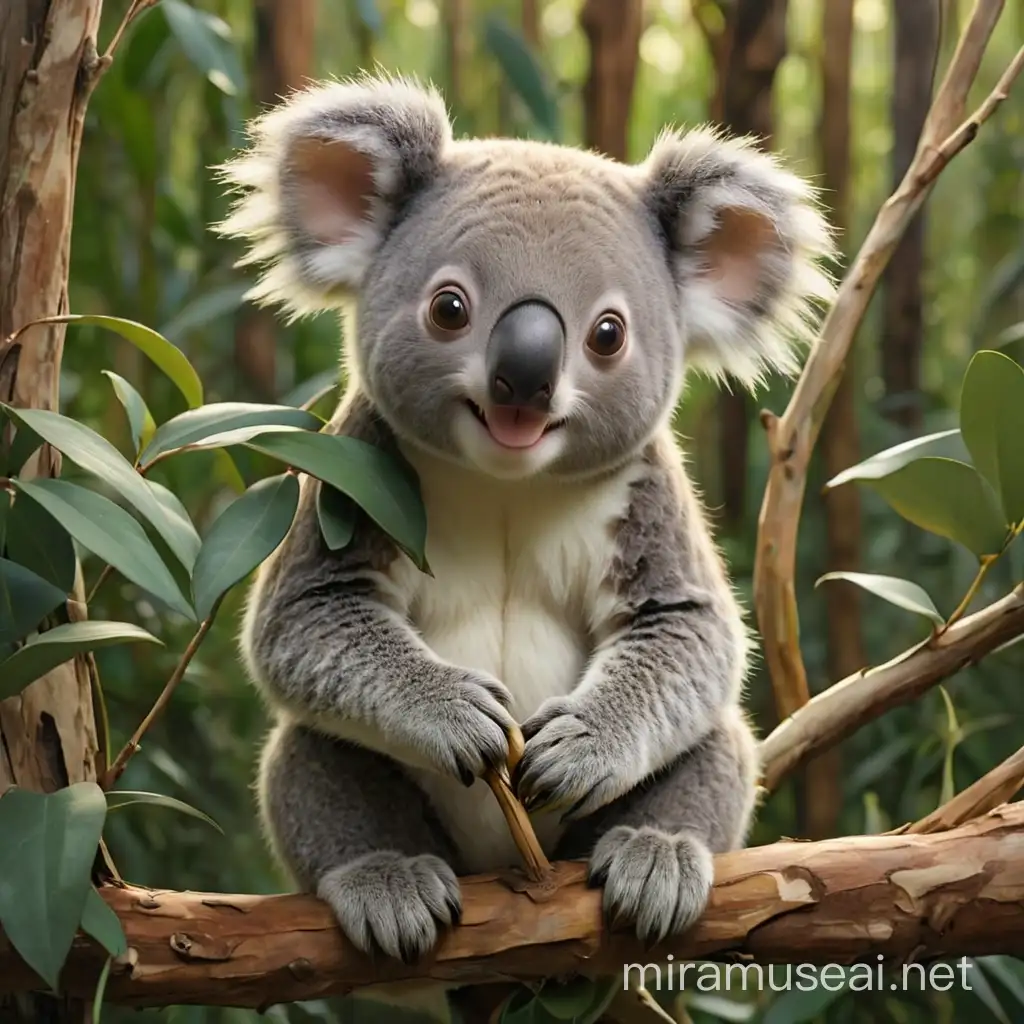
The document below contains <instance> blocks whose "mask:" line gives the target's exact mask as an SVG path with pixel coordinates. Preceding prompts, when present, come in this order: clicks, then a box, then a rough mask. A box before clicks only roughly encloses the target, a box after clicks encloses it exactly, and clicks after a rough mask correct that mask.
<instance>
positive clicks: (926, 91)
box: [881, 0, 940, 433]
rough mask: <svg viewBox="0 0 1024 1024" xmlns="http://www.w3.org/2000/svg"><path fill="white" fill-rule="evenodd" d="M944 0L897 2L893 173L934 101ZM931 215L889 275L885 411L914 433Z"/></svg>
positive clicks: (910, 235) (916, 224) (914, 228)
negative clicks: (934, 78) (933, 91)
mask: <svg viewBox="0 0 1024 1024" xmlns="http://www.w3.org/2000/svg"><path fill="white" fill-rule="evenodd" d="M939 2H940V0H918V2H917V3H912V4H908V3H902V2H900V0H894V2H893V5H892V7H893V18H894V32H895V39H894V48H895V55H894V67H895V81H894V83H893V94H892V122H893V133H894V140H893V151H892V176H893V181H894V182H895V183H896V184H898V183H899V181H900V179H901V178H902V177H903V175H904V174H905V173H906V170H907V168H908V167H909V166H910V161H911V159H912V158H913V156H914V150H915V149H916V148H917V140H918V138H919V137H920V135H921V129H922V128H923V127H924V119H925V117H926V115H927V113H928V107H929V104H930V102H931V93H932V78H933V76H934V72H935V60H936V55H937V53H938V46H939V15H940V11H939ZM924 247H925V217H924V211H923V210H922V211H919V212H918V213H917V215H916V216H915V217H914V219H913V220H912V221H911V222H910V223H909V224H908V225H907V230H906V232H905V233H904V235H903V239H902V241H901V242H900V244H899V247H898V248H897V249H896V252H895V253H893V257H892V260H891V262H890V263H889V266H888V269H887V270H886V273H885V277H884V279H883V286H884V289H885V305H884V314H883V316H884V324H883V327H882V360H881V361H882V380H883V383H884V385H885V412H886V415H887V416H888V417H889V418H890V419H891V420H892V421H893V422H895V423H898V424H900V425H901V426H903V427H905V428H906V430H907V432H908V433H913V432H914V431H916V430H917V428H918V427H919V426H920V424H921V413H922V409H921V348H922V345H923V341H924V315H923V301H924V299H923V289H922V275H923V272H924V258H925V252H924Z"/></svg>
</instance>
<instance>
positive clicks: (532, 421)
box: [466, 398, 565, 448]
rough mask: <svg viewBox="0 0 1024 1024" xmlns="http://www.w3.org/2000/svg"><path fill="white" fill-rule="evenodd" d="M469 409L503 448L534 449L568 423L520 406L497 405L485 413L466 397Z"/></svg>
mask: <svg viewBox="0 0 1024 1024" xmlns="http://www.w3.org/2000/svg"><path fill="white" fill-rule="evenodd" d="M466 407H467V408H468V409H469V411H470V412H471V413H472V414H473V415H474V416H475V417H476V419H477V422H478V423H480V425H481V426H482V427H483V428H484V429H485V430H486V431H487V432H488V433H489V434H490V435H491V437H492V438H493V440H494V441H496V442H497V443H498V444H500V445H501V446H502V447H503V448H532V447H533V446H534V445H535V444H537V443H538V442H539V441H540V440H541V438H543V437H545V436H546V435H548V434H550V433H551V431H552V430H557V429H558V428H559V427H561V426H563V425H564V423H565V420H552V419H549V418H548V415H547V413H544V412H539V411H538V410H536V409H525V408H522V407H519V406H511V405H496V406H494V408H492V409H491V410H490V411H489V412H485V411H484V410H483V409H482V408H481V407H480V406H479V405H477V404H476V402H474V401H472V400H471V399H469V398H467V399H466Z"/></svg>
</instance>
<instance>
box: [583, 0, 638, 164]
mask: <svg viewBox="0 0 1024 1024" xmlns="http://www.w3.org/2000/svg"><path fill="white" fill-rule="evenodd" d="M580 26H581V27H582V29H583V32H584V34H585V35H586V37H587V42H588V44H589V46H590V73H589V75H588V76H587V81H586V84H585V85H584V87H583V105H584V122H585V123H584V142H585V144H586V145H587V146H588V147H589V148H591V149H596V150H599V151H600V152H602V153H607V154H608V156H610V157H614V158H615V159H616V160H626V159H627V157H628V154H629V112H630V108H631V107H632V104H633V88H634V86H635V84H636V69H637V64H638V63H639V60H640V34H641V32H642V30H643V2H642V0H586V3H584V5H583V9H582V10H581V11H580Z"/></svg>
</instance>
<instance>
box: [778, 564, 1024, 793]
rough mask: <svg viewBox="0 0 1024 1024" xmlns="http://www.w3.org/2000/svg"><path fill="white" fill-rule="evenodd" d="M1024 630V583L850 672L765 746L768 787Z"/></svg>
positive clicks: (779, 729)
mask: <svg viewBox="0 0 1024 1024" xmlns="http://www.w3.org/2000/svg"><path fill="white" fill-rule="evenodd" d="M1022 635H1024V584H1021V585H1020V586H1018V587H1017V588H1016V589H1015V590H1014V591H1013V592H1012V593H1011V594H1008V595H1007V596H1006V597H1004V598H1002V599H1001V600H999V601H996V602H995V603H994V604H991V605H989V606H988V607H987V608H983V609H981V611H978V612H975V613H974V614H973V615H969V616H968V617H967V618H964V619H961V620H960V622H958V623H956V624H955V625H954V626H952V627H951V628H950V629H949V630H947V631H946V632H945V633H944V634H943V635H942V636H940V637H932V638H930V639H929V640H927V641H925V642H924V643H922V644H919V645H918V646H917V647H915V648H912V649H911V650H909V651H905V652H904V653H903V654H900V655H899V656H897V657H896V658H893V659H892V661H890V662H888V663H887V664H885V665H880V666H879V667H878V668H874V669H871V670H870V671H867V672H859V673H857V674H856V675H852V676H848V677H847V678H846V679H844V680H842V682H839V683H836V684H835V685H834V686H830V687H829V688H828V689H827V690H824V691H823V692H821V693H819V694H818V695H817V696H816V697H814V698H813V699H812V700H811V701H810V702H809V703H807V704H805V705H804V706H803V707H802V708H800V710H799V711H797V712H796V713H795V714H793V715H791V716H790V717H789V718H787V719H786V720H785V721H784V722H782V724H781V725H779V726H778V728H776V729H775V730H774V731H773V732H772V733H770V734H769V735H768V736H767V737H766V738H765V739H764V740H763V741H762V743H761V762H762V765H763V769H762V770H763V773H764V778H763V780H762V784H763V785H764V787H765V788H766V789H768V790H774V789H775V788H776V787H777V786H778V784H779V782H781V780H782V779H783V778H784V777H785V776H786V775H788V774H789V773H790V772H791V771H793V770H794V769H795V768H797V767H798V766H799V765H801V764H802V763H804V762H805V761H806V760H807V759H808V758H809V757H811V756H812V755H813V754H815V753H816V752H818V751H820V750H823V749H825V748H827V747H830V746H833V745H834V744H836V743H838V742H839V741H840V740H842V739H844V738H845V737H847V736H849V735H850V734H851V733H853V732H855V731H856V730H857V729H859V728H860V727H861V726H862V725H865V724H866V723H867V722H870V721H873V720H874V719H876V718H878V717H879V716H880V715H882V714H884V713H885V712H886V711H888V710H889V709H890V708H894V707H898V706H899V705H901V704H906V703H908V702H909V701H912V700H914V699H916V698H917V697H920V696H921V694H923V693H926V692H927V691H928V690H930V689H931V688H932V687H933V686H935V685H937V684H938V683H941V682H942V680H944V679H948V678H949V677H950V676H952V675H955V674H956V673H957V672H959V671H960V670H961V669H963V668H966V667H967V666H968V665H973V664H976V663H977V662H979V661H980V660H981V659H982V658H983V657H985V656H986V655H987V654H990V653H991V652H992V651H994V650H996V649H997V648H999V647H1001V646H1002V645H1003V644H1006V643H1008V642H1009V641H1011V640H1014V639H1016V638H1017V637H1019V636H1022Z"/></svg>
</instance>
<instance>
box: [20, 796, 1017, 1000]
mask: <svg viewBox="0 0 1024 1024" xmlns="http://www.w3.org/2000/svg"><path fill="white" fill-rule="evenodd" d="M584 873H585V866H584V865H583V864H581V863H578V862H563V863H561V864H559V865H557V867H556V876H555V879H556V881H555V885H554V886H553V887H552V888H551V890H550V891H547V892H533V893H531V892H530V891H529V887H528V886H524V885H520V886H518V887H517V886H515V884H514V882H512V881H511V880H510V879H502V878H499V877H497V876H494V875H488V876H478V877H473V878H466V879H463V899H464V913H463V919H462V924H461V925H460V926H459V927H458V928H456V929H454V930H453V931H451V932H450V933H449V934H448V935H446V936H445V938H444V939H443V940H442V942H441V944H440V946H439V947H438V949H437V950H436V951H435V953H434V954H433V955H432V956H430V957H429V958H427V959H425V960H424V961H422V962H420V963H418V964H413V965H408V966H407V965H404V964H401V963H400V962H398V961H394V962H385V961H384V960H382V959H378V960H377V961H375V962H374V961H371V960H370V959H369V958H367V957H365V956H363V955H362V954H360V953H358V952H357V951H356V950H355V949H354V948H353V947H352V946H351V945H349V943H348V942H347V941H346V940H345V939H344V937H343V936H342V934H341V932H340V931H339V929H338V928H337V926H336V924H335V922H334V920H333V918H332V916H331V913H330V910H329V909H328V907H327V905H326V904H324V903H322V902H320V901H319V900H317V899H315V898H313V897H311V896H226V895H206V894H203V893H191V892H189V893H179V892H164V891H160V890H153V891H150V890H145V889H140V888H134V887H129V888H124V889H119V888H113V887H111V888H108V889H106V890H105V891H104V898H105V899H106V900H107V902H108V904H109V905H110V906H111V907H112V908H113V909H114V910H115V911H116V913H117V914H118V916H119V917H120V918H121V920H122V923H123V924H124V926H125V931H126V933H127V936H128V945H129V952H128V955H127V956H126V957H124V958H122V960H121V962H120V963H117V964H115V965H114V969H113V971H112V972H111V977H110V982H109V985H108V988H107V997H108V1000H109V1001H111V1002H114V1003H122V1004H126V1005H131V1006H162V1005H167V1004H171V1003H173V1004H183V1003H184V1004H188V1003H198V1004H203V1005H219V1006H239V1007H259V1008H266V1007H267V1006H269V1005H272V1004H274V1003H280V1002H289V1001H294V1000H300V999H313V998H318V997H322V996H326V995H329V994H334V993H341V992H348V991H351V990H353V989H357V988H361V987H365V986H367V985H370V984H377V983H380V982H396V981H409V982H413V981H416V980H423V979H434V980H437V981H445V982H449V983H455V984H468V983H473V984H481V983H488V982H507V981H509V980H512V979H521V980H539V979H541V978H548V977H555V976H560V975H566V974H572V973H586V974H590V975H606V976H621V974H622V971H623V967H624V965H626V964H652V963H656V962H659V961H660V962H661V963H662V964H664V962H665V957H666V955H667V954H668V953H672V954H673V955H674V957H675V959H676V960H677V961H684V960H693V959H718V960H734V959H742V960H744V961H754V962H757V963H760V964H771V963H778V964H785V963H818V964H824V963H852V962H855V961H857V960H866V961H869V962H870V963H871V964H872V965H873V966H877V963H878V961H877V956H878V955H879V954H881V955H882V956H883V957H885V959H886V960H888V961H890V962H899V961H906V960H908V959H910V958H913V959H914V960H915V961H918V962H927V961H929V960H932V959H941V958H950V957H956V958H959V957H961V956H983V955H987V954H991V953H1004V954H1005V953H1009V954H1020V953H1024V804H1010V805H1004V806H1003V807H1002V808H999V809H997V810H995V811H993V812H991V813H990V814H988V815H986V816H985V817H984V818H981V819H979V820H977V821H974V822H971V823H969V824H967V825H964V826H962V827H960V828H958V829H955V830H953V831H950V832H944V833H938V834H934V835H917V834H905V835H895V834H890V835H882V836H858V837H855V838H846V839H832V840H827V841H825V842H818V843H802V842H782V843H775V844H774V845H772V846H764V847H759V848H756V849H750V850H743V851H740V852H737V853H730V854H726V855H724V856H720V857H718V858H716V862H715V888H714V891H713V893H712V898H711V902H710V905H709V907H708V910H707V912H706V914H705V915H704V917H703V918H702V919H701V921H700V922H699V923H698V924H697V926H696V927H695V928H694V929H692V930H691V931H690V932H689V933H688V934H686V935H684V936H682V937H681V938H679V939H677V940H674V941H671V942H667V943H665V944H663V945H662V946H660V947H658V948H656V949H654V950H647V949H644V948H642V947H641V946H640V945H639V944H638V943H637V942H636V941H635V940H634V939H632V938H630V937H629V936H628V935H626V934H623V933H618V932H609V931H608V930H607V929H606V928H605V927H604V925H603V923H602V918H601V895H600V892H599V891H598V890H594V889H589V888H587V887H586V883H585V881H584ZM516 888H518V889H519V890H520V891H515V890H516ZM524 888H525V890H526V891H523V889H524ZM102 963H103V953H102V951H101V950H100V949H99V948H98V947H97V946H95V945H94V944H93V943H91V942H89V941H87V940H86V939H84V938H82V939H79V940H77V941H76V944H75V946H74V948H73V950H72V953H71V956H70V958H69V961H68V966H67V967H66V969H65V971H64V974H63V979H62V980H63V983H64V984H65V985H66V986H67V987H68V988H69V990H70V991H71V992H73V993H80V994H87V993H91V992H92V986H93V985H94V983H95V980H96V977H97V975H98V973H99V970H100V968H101V966H102ZM34 983H36V982H35V979H34V978H33V976H32V974H31V972H30V971H29V970H28V968H26V967H25V965H24V964H23V963H22V962H21V961H20V960H19V959H18V957H17V955H16V954H15V953H14V952H13V950H12V949H11V948H10V947H9V946H8V945H6V944H5V943H4V941H3V940H2V939H0V985H2V986H6V987H7V988H9V989H13V990H19V989H25V988H27V987H29V986H31V985H33V984H34ZM648 987H650V983H649V986H648Z"/></svg>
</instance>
